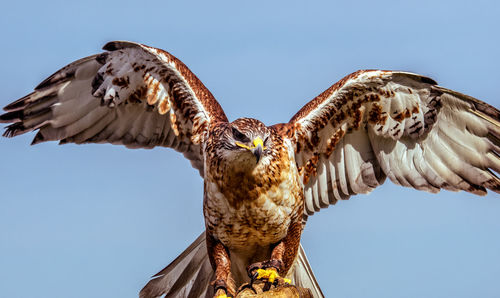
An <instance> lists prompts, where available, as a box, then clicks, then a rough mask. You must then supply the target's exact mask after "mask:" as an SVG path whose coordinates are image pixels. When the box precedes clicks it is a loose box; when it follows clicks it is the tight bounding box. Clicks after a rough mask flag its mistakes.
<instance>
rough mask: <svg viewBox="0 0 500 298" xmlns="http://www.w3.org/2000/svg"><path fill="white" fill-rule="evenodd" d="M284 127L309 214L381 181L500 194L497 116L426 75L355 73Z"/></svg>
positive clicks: (491, 109) (499, 123) (489, 108)
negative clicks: (286, 130)
mask: <svg viewBox="0 0 500 298" xmlns="http://www.w3.org/2000/svg"><path fill="white" fill-rule="evenodd" d="M285 125H288V127H289V128H291V131H292V133H291V134H290V133H288V137H289V138H291V140H292V144H293V145H294V146H295V147H294V148H295V158H296V162H297V164H298V166H299V171H300V173H301V175H302V179H303V183H304V192H305V193H306V196H305V199H306V201H305V213H306V214H307V215H310V214H313V213H314V212H316V211H318V209H319V208H324V207H325V205H326V202H329V204H335V203H336V202H337V201H338V200H344V199H348V198H349V197H350V196H351V195H354V194H360V193H369V192H371V191H372V190H373V189H374V188H375V187H377V186H379V185H381V184H382V183H383V182H384V180H385V178H386V177H388V178H389V179H390V180H391V181H392V182H394V183H396V184H399V185H402V186H406V187H412V188H415V189H418V190H425V191H429V192H433V193H435V192H438V191H439V190H440V189H447V190H451V191H459V190H464V191H467V192H471V193H474V194H478V195H484V194H486V192H487V189H490V190H492V191H495V192H500V183H499V181H500V179H499V178H498V177H497V174H498V173H499V170H500V157H499V156H500V112H499V111H498V110H497V109H495V108H494V107H492V106H490V105H488V104H486V103H484V102H481V101H479V100H477V99H475V98H472V97H470V96H467V95H464V94H461V93H459V92H456V91H453V90H449V89H446V88H443V87H440V86H438V85H437V83H436V82H435V81H433V80H432V79H429V78H426V77H423V76H419V75H416V74H411V73H406V72H394V71H378V70H365V71H358V72H355V73H353V74H351V75H349V76H347V77H345V78H344V79H342V80H340V81H339V82H338V83H336V84H334V85H333V86H331V87H330V88H329V89H327V90H326V91H325V92H323V93H322V94H320V95H319V96H318V97H316V98H315V99H313V100H312V101H310V102H309V103H307V104H306V105H305V106H304V107H303V108H302V109H301V110H300V111H299V112H298V113H297V114H296V115H295V116H294V117H292V119H291V120H290V122H289V123H288V124H285ZM284 131H285V130H284ZM325 196H327V197H328V198H326V197H325Z"/></svg>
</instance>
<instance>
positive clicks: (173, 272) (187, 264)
mask: <svg viewBox="0 0 500 298" xmlns="http://www.w3.org/2000/svg"><path fill="white" fill-rule="evenodd" d="M213 278H214V272H213V270H212V266H211V265H210V260H209V258H208V255H207V247H206V242H205V232H203V233H202V234H201V235H200V236H199V237H198V238H197V239H196V240H195V241H194V242H193V243H192V244H191V245H190V246H189V247H188V248H187V249H186V250H185V251H184V252H183V253H182V254H181V255H180V256H178V257H177V258H176V259H175V260H174V261H173V262H172V263H170V264H169V265H168V266H167V267H165V268H164V269H163V270H161V271H160V272H158V273H157V274H155V275H154V276H153V277H152V279H151V280H150V281H149V282H148V283H147V284H146V285H145V286H144V288H143V289H142V290H141V292H140V293H139V297H140V298H153V297H161V296H163V295H165V297H212V296H213V293H211V292H213V290H212V287H209V285H210V281H211V280H212V279H213Z"/></svg>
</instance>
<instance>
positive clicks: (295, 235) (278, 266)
mask: <svg viewBox="0 0 500 298" xmlns="http://www.w3.org/2000/svg"><path fill="white" fill-rule="evenodd" d="M301 233H302V223H301V222H300V221H298V222H296V223H293V224H292V225H290V227H289V228H288V232H287V234H286V236H285V238H283V239H282V240H281V241H280V242H278V243H276V244H275V246H274V247H273V250H272V252H271V258H270V259H269V260H267V261H264V262H259V263H255V264H252V265H250V266H249V267H248V268H247V271H248V276H249V277H250V278H251V279H252V282H253V281H254V280H256V279H267V281H269V282H270V283H276V282H277V283H278V284H283V283H288V284H289V283H290V280H288V279H286V278H282V277H280V275H281V276H286V274H287V272H288V270H289V269H290V267H291V266H292V264H293V261H294V259H295V256H296V255H297V251H298V249H299V244H300V235H301Z"/></svg>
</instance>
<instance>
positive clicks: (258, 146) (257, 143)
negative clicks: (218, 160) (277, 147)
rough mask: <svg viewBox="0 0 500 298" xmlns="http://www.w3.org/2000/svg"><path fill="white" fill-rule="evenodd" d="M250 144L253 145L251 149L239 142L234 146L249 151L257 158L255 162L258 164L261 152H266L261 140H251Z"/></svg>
mask: <svg viewBox="0 0 500 298" xmlns="http://www.w3.org/2000/svg"><path fill="white" fill-rule="evenodd" d="M252 143H253V147H250V146H247V145H245V144H242V143H240V142H236V143H235V144H236V145H237V146H239V147H241V148H245V149H247V150H249V151H250V152H252V153H253V155H255V157H256V158H257V162H259V160H260V157H261V156H262V152H263V151H264V150H266V147H264V141H262V139H261V138H259V137H257V138H255V139H254V140H253V142H252Z"/></svg>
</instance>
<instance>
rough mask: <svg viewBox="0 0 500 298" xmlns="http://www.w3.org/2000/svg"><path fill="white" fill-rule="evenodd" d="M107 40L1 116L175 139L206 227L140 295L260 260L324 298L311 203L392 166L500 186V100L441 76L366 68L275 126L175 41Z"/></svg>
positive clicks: (190, 288) (79, 134) (218, 285)
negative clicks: (227, 109)
mask: <svg viewBox="0 0 500 298" xmlns="http://www.w3.org/2000/svg"><path fill="white" fill-rule="evenodd" d="M104 49H105V50H107V52H104V53H102V54H98V55H94V56H90V57H87V58H83V59H80V60H78V61H75V62H73V63H71V64H69V65H68V66H66V67H64V68H62V69H61V70H59V71H58V72H56V73H55V74H54V75H52V76H51V77H49V78H48V79H46V80H45V81H43V82H42V83H41V84H40V85H39V86H37V87H36V88H35V91H34V92H33V93H31V94H29V95H27V96H25V97H23V98H21V99H19V100H17V101H15V102H13V103H11V104H9V105H7V106H6V107H5V108H4V109H5V111H6V113H5V114H3V115H0V122H4V123H11V124H10V125H9V126H8V127H7V130H6V132H5V133H4V136H7V137H13V136H16V135H19V134H23V133H26V132H29V131H33V130H36V131H37V134H36V136H35V138H34V140H33V144H36V143H39V142H43V141H51V140H57V141H60V142H61V143H67V142H73V143H77V144H81V143H89V142H92V143H103V142H107V143H112V144H122V145H126V146H127V147H131V148H152V147H155V146H163V147H170V148H173V149H175V150H177V151H179V152H182V153H183V154H184V156H185V157H186V158H188V159H189V160H190V161H191V163H192V165H193V167H194V168H196V169H198V170H199V173H200V175H201V176H202V177H203V178H204V200H203V212H204V217H205V224H206V231H205V232H204V233H203V234H202V235H201V236H200V237H199V238H198V239H197V240H196V241H195V242H194V243H193V244H192V245H191V246H190V247H188V248H187V249H186V251H185V252H184V253H183V254H182V255H180V256H179V257H178V258H177V259H176V260H175V261H174V262H172V263H171V264H170V265H169V266H168V267H166V268H165V269H164V270H162V271H161V272H159V273H158V274H157V275H156V276H154V277H153V279H152V280H151V281H150V282H149V283H148V284H147V285H146V286H145V287H144V289H143V290H142V291H141V294H140V295H141V297H156V296H160V295H163V294H166V295H167V296H190V297H210V296H213V295H214V294H217V295H221V294H224V293H228V294H233V295H234V294H235V292H236V290H237V288H238V287H239V286H240V285H241V284H243V283H245V282H247V281H250V278H249V274H250V275H253V274H254V273H255V272H259V271H257V269H259V268H264V269H266V268H267V269H268V270H267V271H266V274H271V273H272V272H278V273H279V274H280V275H281V276H282V277H287V278H290V279H291V280H292V282H293V283H295V284H296V285H298V286H302V287H307V288H311V289H312V292H313V295H314V296H317V297H319V296H322V293H321V290H320V289H319V286H318V285H317V283H316V281H315V278H314V275H313V274H312V271H311V268H310V267H309V264H308V262H307V259H306V257H305V254H304V252H303V250H302V248H301V246H300V237H301V233H302V229H303V226H304V224H305V220H304V219H305V218H307V216H308V215H312V214H313V213H314V212H316V211H319V210H320V209H321V208H324V207H328V206H329V205H331V204H335V203H336V202H337V201H339V200H345V199H348V198H349V197H350V196H351V195H354V194H358V193H368V192H370V191H371V190H373V189H374V188H375V187H377V186H379V185H381V184H382V183H383V182H384V180H385V178H386V177H389V179H390V180H391V181H393V182H394V183H397V184H400V185H403V186H408V187H413V188H415V189H418V190H426V191H430V192H437V191H439V190H440V189H443V188H444V189H448V190H452V191H458V190H465V191H468V192H472V193H475V194H479V195H484V194H485V193H486V191H487V190H488V189H490V190H493V191H495V192H500V179H499V178H498V177H497V176H496V174H495V173H498V172H500V158H499V155H500V119H499V118H500V117H499V115H500V112H499V111H498V110H497V109H495V108H494V107H492V106H490V105H488V104H486V103H484V102H481V101H479V100H477V99H474V98H472V97H469V96H466V95H463V94H460V93H458V92H455V91H452V90H448V89H445V88H443V87H440V86H437V84H436V82H435V81H433V80H432V79H429V78H426V77H422V76H419V75H415V74H411V73H405V72H394V71H379V70H363V71H358V72H355V73H353V74H350V75H348V76H346V77H345V78H344V79H342V80H340V81H339V82H337V83H336V84H334V85H332V86H331V87H330V88H328V89H327V90H326V91H325V92H323V93H322V94H320V95H319V96H318V97H316V98H315V99H313V100H312V101H310V102H309V103H307V104H306V105H305V106H304V107H303V108H302V109H300V111H299V112H298V113H297V114H296V115H295V116H293V117H292V119H291V120H290V121H289V122H288V123H280V124H275V125H273V126H265V125H264V124H263V123H262V122H260V121H258V120H255V119H249V118H241V119H237V120H235V121H233V122H229V121H228V119H227V117H226V116H225V114H224V111H223V110H222V108H221V107H220V105H219V104H218V103H217V101H216V100H215V98H214V97H213V95H212V94H211V93H210V91H208V89H207V88H206V87H205V86H204V85H203V84H202V83H201V82H200V81H199V80H198V78H197V77H196V76H195V75H194V74H193V73H192V72H191V71H190V70H189V69H188V68H187V67H186V66H185V65H184V64H183V63H182V62H181V61H180V60H178V59H177V58H175V57H174V56H172V55H170V54H169V53H167V52H165V51H163V50H159V49H155V48H152V47H148V46H145V45H141V44H135V43H130V42H111V43H108V44H107V45H106V46H105V47H104ZM248 266H250V267H249V272H247V267H248ZM259 274H260V273H259ZM265 278H271V277H265Z"/></svg>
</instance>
